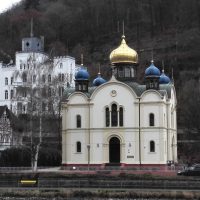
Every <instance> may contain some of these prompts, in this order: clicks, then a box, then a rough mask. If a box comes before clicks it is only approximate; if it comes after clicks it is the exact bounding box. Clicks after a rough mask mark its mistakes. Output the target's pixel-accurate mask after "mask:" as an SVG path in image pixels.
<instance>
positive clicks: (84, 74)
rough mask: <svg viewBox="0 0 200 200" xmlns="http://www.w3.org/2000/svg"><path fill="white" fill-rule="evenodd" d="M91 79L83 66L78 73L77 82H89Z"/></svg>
mask: <svg viewBox="0 0 200 200" xmlns="http://www.w3.org/2000/svg"><path fill="white" fill-rule="evenodd" d="M89 77H90V75H89V73H88V71H87V70H86V69H85V68H84V67H83V66H82V67H81V69H80V70H79V71H78V72H77V73H76V75H75V79H76V80H88V79H89Z"/></svg>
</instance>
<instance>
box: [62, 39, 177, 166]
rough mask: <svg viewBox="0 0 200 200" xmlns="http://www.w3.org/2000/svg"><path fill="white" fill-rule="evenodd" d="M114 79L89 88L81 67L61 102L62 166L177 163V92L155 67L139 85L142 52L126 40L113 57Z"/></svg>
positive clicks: (151, 66)
mask: <svg viewBox="0 0 200 200" xmlns="http://www.w3.org/2000/svg"><path fill="white" fill-rule="evenodd" d="M110 61H111V64H112V70H113V75H112V77H111V79H110V80H109V81H105V80H104V79H103V78H102V77H101V75H100V74H99V75H98V77H97V78H96V79H95V80H94V81H93V84H92V86H91V87H89V73H88V72H87V70H86V69H85V68H84V67H83V66H82V68H81V69H80V70H79V71H78V73H77V74H76V76H75V88H74V89H67V90H66V91H65V95H64V97H65V98H64V100H63V102H62V114H63V118H62V165H63V166H84V165H85V166H86V165H88V166H89V165H90V166H102V165H106V164H108V165H109V164H110V165H112V164H113V165H115V164H116V165H124V166H131V165H165V164H166V163H167V162H168V161H173V162H177V125H176V103H177V102H176V92H175V87H174V84H173V82H172V81H171V80H170V79H169V77H167V76H166V75H165V74H164V71H163V72H162V73H161V72H160V70H159V69H158V68H157V67H156V66H155V65H154V63H153V61H152V63H151V65H150V66H149V67H148V68H147V69H146V71H145V84H144V85H140V84H138V83H137V82H136V80H135V79H136V77H135V76H136V69H137V65H138V55H137V52H136V51H135V50H133V49H131V48H130V47H128V45H127V44H126V41H125V36H123V37H122V42H121V44H120V46H119V47H118V48H117V49H115V50H113V51H112V52H111V54H110Z"/></svg>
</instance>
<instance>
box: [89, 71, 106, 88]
mask: <svg viewBox="0 0 200 200" xmlns="http://www.w3.org/2000/svg"><path fill="white" fill-rule="evenodd" d="M105 82H106V80H105V79H103V78H102V77H101V74H100V73H98V76H97V78H95V79H94V81H93V83H92V85H93V86H99V85H102V84H103V83H105Z"/></svg>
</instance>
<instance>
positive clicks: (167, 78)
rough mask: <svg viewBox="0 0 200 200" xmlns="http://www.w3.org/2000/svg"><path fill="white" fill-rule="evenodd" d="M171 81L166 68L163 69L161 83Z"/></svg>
mask: <svg viewBox="0 0 200 200" xmlns="http://www.w3.org/2000/svg"><path fill="white" fill-rule="evenodd" d="M169 82H170V78H169V77H168V76H166V75H165V73H164V70H162V74H161V76H160V79H159V83H160V84H168V83H169Z"/></svg>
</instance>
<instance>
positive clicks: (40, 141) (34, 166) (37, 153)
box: [33, 114, 42, 172]
mask: <svg viewBox="0 0 200 200" xmlns="http://www.w3.org/2000/svg"><path fill="white" fill-rule="evenodd" d="M41 143H42V116H41V114H40V131H39V143H38V144H37V145H36V148H35V155H34V159H33V171H34V172H36V171H37V166H38V157H39V151H40V145H41Z"/></svg>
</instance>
